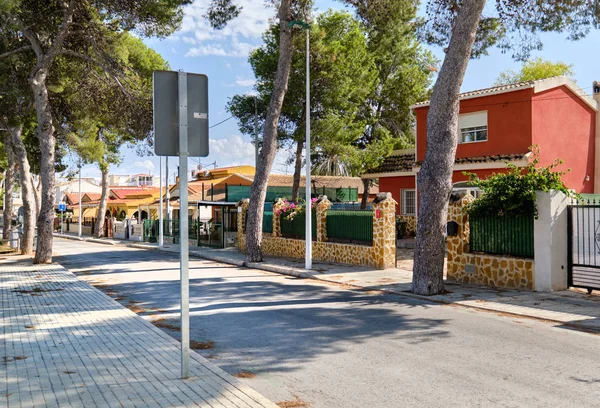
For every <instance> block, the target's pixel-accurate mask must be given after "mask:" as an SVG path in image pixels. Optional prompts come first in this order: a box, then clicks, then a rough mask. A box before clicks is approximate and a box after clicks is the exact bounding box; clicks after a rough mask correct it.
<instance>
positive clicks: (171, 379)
mask: <svg viewBox="0 0 600 408" xmlns="http://www.w3.org/2000/svg"><path fill="white" fill-rule="evenodd" d="M0 303H1V306H2V315H0V325H1V329H0V349H1V350H2V351H0V354H2V358H3V360H2V361H1V362H0V363H1V364H0V376H1V377H2V391H1V394H2V395H1V396H0V398H1V399H0V401H1V402H0V406H6V407H8V408H12V407H85V408H90V407H111V408H112V407H188V406H190V407H192V406H193V407H197V406H200V407H221V408H222V407H246V408H247V407H276V405H275V404H273V403H271V402H269V401H268V400H266V399H265V398H264V397H262V396H261V395H260V394H258V393H257V392H255V391H254V390H252V389H251V388H249V387H248V386H246V385H244V384H243V383H241V382H240V381H239V380H237V379H236V378H234V377H232V376H230V375H229V374H227V373H225V372H224V371H223V370H221V369H220V368H218V367H217V366H215V365H213V364H212V363H210V362H208V361H207V360H206V359H204V358H202V357H201V356H199V355H198V354H196V353H194V352H192V353H191V354H192V356H191V371H192V377H191V378H190V379H188V380H181V379H179V378H178V377H179V374H180V367H179V358H180V353H179V342H177V341H176V340H174V339H173V338H172V337H171V336H169V335H168V334H166V333H164V332H163V331H162V330H160V329H158V328H155V327H154V326H153V325H152V324H150V323H148V322H146V321H145V320H144V319H142V318H141V317H138V316H137V315H136V314H135V313H133V312H131V311H129V310H128V309H126V308H124V307H123V306H121V305H120V304H119V303H118V302H116V301H114V300H112V299H111V298H109V297H108V296H106V295H104V294H103V293H102V292H100V291H99V290H97V289H95V288H93V287H92V286H90V285H89V284H87V283H85V282H83V281H80V280H78V279H77V278H76V277H75V275H73V274H72V273H70V272H68V271H67V270H65V269H64V268H63V267H61V266H60V265H57V264H54V265H32V264H31V262H30V261H27V260H25V259H23V257H13V258H10V259H9V260H5V261H2V263H0Z"/></svg>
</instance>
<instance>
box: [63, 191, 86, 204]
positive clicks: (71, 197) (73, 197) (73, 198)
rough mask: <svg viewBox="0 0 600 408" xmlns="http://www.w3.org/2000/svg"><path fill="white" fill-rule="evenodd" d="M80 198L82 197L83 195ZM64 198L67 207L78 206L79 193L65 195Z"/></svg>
mask: <svg viewBox="0 0 600 408" xmlns="http://www.w3.org/2000/svg"><path fill="white" fill-rule="evenodd" d="M81 197H83V193H82V196H81ZM65 198H66V202H67V204H69V205H75V204H79V193H66V194H65Z"/></svg>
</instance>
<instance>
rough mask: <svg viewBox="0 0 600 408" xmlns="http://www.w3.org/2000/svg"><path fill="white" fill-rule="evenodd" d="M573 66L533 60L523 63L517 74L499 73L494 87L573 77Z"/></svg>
mask: <svg viewBox="0 0 600 408" xmlns="http://www.w3.org/2000/svg"><path fill="white" fill-rule="evenodd" d="M574 73H575V72H574V71H573V64H566V63H564V62H561V61H558V62H551V61H548V60H544V59H543V58H533V59H530V60H527V61H525V62H524V63H523V66H522V67H521V69H520V70H519V72H515V71H513V70H506V71H503V72H501V73H500V76H499V77H498V79H496V82H495V83H494V85H507V84H516V83H519V82H526V81H535V80H538V79H544V78H550V77H554V76H559V75H566V76H572V75H574Z"/></svg>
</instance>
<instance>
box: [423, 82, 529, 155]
mask: <svg viewBox="0 0 600 408" xmlns="http://www.w3.org/2000/svg"><path fill="white" fill-rule="evenodd" d="M532 95H533V90H532V89H525V90H522V91H515V92H507V93H503V94H499V95H492V96H485V97H480V98H473V99H464V100H462V101H460V113H461V114H465V113H473V112H479V111H483V110H487V112H488V140H487V142H476V143H465V144H459V145H458V148H457V150H456V157H476V156H489V155H494V154H513V153H526V152H527V151H528V148H529V146H531V144H532V143H531V142H532V123H531V109H532V108H531V98H532ZM428 111H429V107H423V108H417V109H415V115H416V118H417V160H419V161H422V160H424V159H425V148H426V135H427V112H428Z"/></svg>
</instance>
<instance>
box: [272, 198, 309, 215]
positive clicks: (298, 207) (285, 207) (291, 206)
mask: <svg viewBox="0 0 600 408" xmlns="http://www.w3.org/2000/svg"><path fill="white" fill-rule="evenodd" d="M317 200H318V198H316V197H315V198H313V199H311V200H310V208H311V210H312V209H313V208H315V205H316V203H317ZM305 212H306V201H305V200H302V199H300V200H299V201H298V202H297V203H294V202H290V201H288V200H287V199H285V198H284V199H283V200H277V202H275V204H273V213H274V214H275V215H276V216H280V215H283V216H284V218H285V219H286V220H288V221H292V220H293V219H294V218H295V217H296V216H298V215H299V214H304V213H305Z"/></svg>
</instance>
